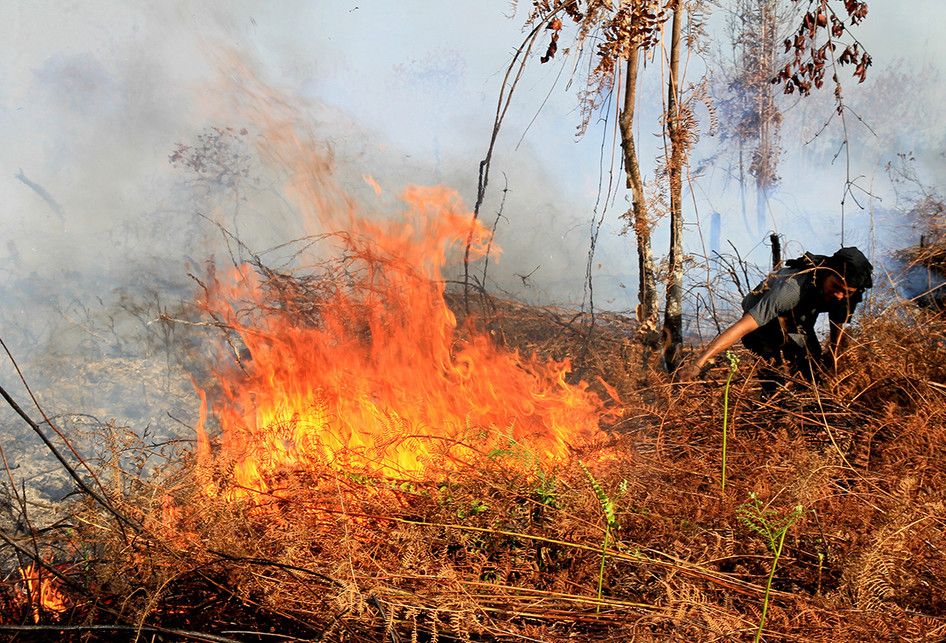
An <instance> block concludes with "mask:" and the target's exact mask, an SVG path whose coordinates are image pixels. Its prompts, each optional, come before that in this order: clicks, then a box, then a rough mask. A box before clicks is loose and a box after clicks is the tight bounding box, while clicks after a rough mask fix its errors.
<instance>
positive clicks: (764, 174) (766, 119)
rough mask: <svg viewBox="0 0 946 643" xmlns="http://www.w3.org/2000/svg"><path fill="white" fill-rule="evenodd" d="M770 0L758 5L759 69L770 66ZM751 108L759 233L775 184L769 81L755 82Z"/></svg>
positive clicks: (774, 115)
mask: <svg viewBox="0 0 946 643" xmlns="http://www.w3.org/2000/svg"><path fill="white" fill-rule="evenodd" d="M775 9H776V8H775V6H774V3H773V2H771V0H763V1H762V2H760V3H759V5H758V11H759V14H758V25H759V27H760V33H759V35H758V39H759V41H758V44H757V45H756V46H757V47H758V52H759V53H758V58H757V63H756V64H757V66H758V67H759V69H760V70H761V71H762V73H767V72H769V71H770V70H772V69H774V66H775V65H774V54H775V33H776V30H777V22H776V12H775ZM755 94H756V96H755V102H756V104H755V109H756V113H757V114H758V115H759V119H758V120H759V146H758V148H757V150H756V154H757V158H758V165H757V167H756V175H755V178H756V181H755V184H756V185H755V188H756V229H757V232H758V234H759V236H760V237H761V236H762V235H764V234H765V233H766V232H767V231H768V209H769V194H771V192H772V188H773V186H774V185H775V181H776V176H775V161H776V160H775V151H776V150H775V148H776V146H777V145H778V141H777V136H778V134H777V124H776V122H775V120H776V119H777V118H778V116H779V115H778V112H777V111H776V109H775V96H774V93H773V89H772V85H771V83H757V84H756V88H755Z"/></svg>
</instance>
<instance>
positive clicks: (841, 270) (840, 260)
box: [825, 246, 874, 290]
mask: <svg viewBox="0 0 946 643" xmlns="http://www.w3.org/2000/svg"><path fill="white" fill-rule="evenodd" d="M825 265H826V267H828V268H830V269H831V270H833V271H834V272H836V273H837V274H838V276H840V277H841V278H842V279H844V283H846V284H847V285H848V286H849V287H851V288H857V289H858V290H865V289H867V288H872V287H873V286H874V280H873V272H874V267H873V266H872V265H871V263H870V261H868V260H867V257H865V256H864V253H863V252H861V251H860V250H858V249H857V248H855V247H854V246H850V247H848V248H841V249H840V250H838V251H837V252H835V253H834V254H833V255H831V257H829V258H828V260H827V261H826V262H825Z"/></svg>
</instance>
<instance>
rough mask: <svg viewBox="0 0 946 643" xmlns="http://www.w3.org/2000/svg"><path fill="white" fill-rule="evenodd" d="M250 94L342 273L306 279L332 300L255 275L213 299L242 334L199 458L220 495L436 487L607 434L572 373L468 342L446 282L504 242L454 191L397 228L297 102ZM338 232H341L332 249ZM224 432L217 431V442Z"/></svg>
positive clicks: (267, 140) (209, 405) (248, 85)
mask: <svg viewBox="0 0 946 643" xmlns="http://www.w3.org/2000/svg"><path fill="white" fill-rule="evenodd" d="M242 73H243V74H245V75H246V77H247V78H250V77H251V76H252V74H251V73H250V72H248V71H247V70H245V69H244V70H243V72H242ZM241 92H242V93H241V95H242V96H244V97H247V96H248V97H249V98H246V100H247V101H248V103H249V107H248V109H249V117H250V118H251V119H252V122H254V123H256V124H258V126H259V127H260V129H261V133H260V136H259V137H258V139H257V140H258V141H259V146H260V153H261V158H263V159H264V161H266V162H267V163H268V164H271V165H272V166H273V167H274V171H276V172H278V173H281V174H282V175H283V176H284V177H285V193H286V196H287V197H288V198H289V200H290V201H292V202H293V204H294V205H295V207H296V208H297V209H298V211H299V213H300V215H301V216H302V220H303V222H304V224H305V225H306V227H307V230H308V231H309V232H311V233H312V234H313V235H321V238H322V244H323V245H322V246H320V248H321V250H320V251H322V250H324V247H325V245H326V244H332V243H334V244H336V248H335V250H336V252H335V253H334V255H333V256H336V257H338V260H337V261H335V262H334V263H332V264H331V265H330V267H329V268H328V269H327V270H325V271H323V272H322V273H318V274H314V273H313V272H312V271H309V272H308V274H309V275H310V277H312V278H313V279H316V280H317V287H312V289H311V291H310V292H306V293H299V292H296V291H293V290H292V287H291V285H290V286H287V284H286V280H282V281H280V279H278V278H274V279H261V278H260V277H259V275H258V272H259V271H256V270H254V269H251V268H250V267H249V266H243V267H241V268H239V269H236V270H233V271H232V272H231V274H229V275H225V276H220V277H219V278H218V277H214V278H213V279H211V280H210V281H209V282H208V283H207V284H206V286H207V287H206V289H203V290H202V295H201V296H202V299H201V302H200V303H201V305H202V307H203V308H204V309H205V310H206V311H208V312H209V313H210V314H211V315H213V317H214V319H215V320H217V321H218V322H223V323H224V324H225V325H227V326H228V327H229V328H231V329H233V330H234V331H235V333H236V335H238V340H237V339H236V338H234V339H233V340H232V341H230V342H229V343H228V345H226V346H224V347H223V351H222V352H221V359H218V361H217V363H218V367H217V368H216V369H215V372H214V376H215V377H214V380H215V383H214V385H213V386H211V387H208V388H207V389H206V391H204V390H200V388H199V387H198V392H199V394H200V395H201V398H202V402H201V418H200V421H199V426H198V448H197V455H198V460H199V461H200V462H202V463H203V464H204V465H209V466H211V467H212V468H213V469H214V470H216V471H217V472H218V473H219V472H221V471H223V472H225V473H224V474H223V475H222V476H220V475H218V476H217V477H218V480H217V481H215V482H212V483H209V484H208V491H210V492H212V493H216V492H219V491H221V489H220V487H221V482H223V483H224V484H223V486H225V487H227V489H224V492H225V493H227V494H229V495H242V494H248V493H250V494H251V493H253V492H262V493H279V488H280V485H281V484H283V481H282V479H284V478H285V476H286V475H289V474H296V473H299V472H303V473H311V474H313V475H315V474H317V472H319V471H322V470H324V467H326V466H329V467H335V468H337V469H342V470H346V471H354V472H358V473H365V474H369V475H377V476H385V477H393V478H398V479H413V480H417V479H425V478H430V477H432V476H436V475H438V474H439V473H441V472H444V471H448V470H456V469H457V468H459V467H462V466H464V465H466V464H468V463H471V462H472V461H474V460H475V459H476V458H479V457H482V456H483V455H485V454H488V453H489V452H491V451H493V450H495V449H509V448H510V447H511V446H512V445H515V448H516V449H517V450H519V451H520V452H522V451H526V450H527V451H528V452H529V453H530V454H532V455H534V456H535V458H536V459H538V460H541V461H544V462H555V461H560V460H562V459H563V458H565V457H566V456H567V455H568V454H569V452H570V449H571V447H572V446H575V445H579V444H582V443H585V442H586V441H590V440H592V439H594V438H595V437H596V436H598V435H600V433H599V428H598V423H599V420H600V418H601V417H602V415H607V414H609V413H611V412H610V411H608V410H606V409H605V407H604V405H603V404H602V402H601V400H600V399H599V398H598V397H597V395H595V394H594V393H593V392H592V391H590V390H589V389H588V386H587V385H586V384H585V383H580V384H577V385H573V384H570V383H568V382H567V381H566V375H567V373H568V372H569V368H570V367H569V364H568V362H567V361H565V362H545V361H542V360H540V359H537V358H535V357H526V356H522V355H519V354H518V353H516V352H513V351H509V350H506V349H503V348H500V347H497V346H496V345H495V344H494V343H493V342H492V341H491V339H490V338H489V337H488V336H487V335H484V334H477V333H474V332H470V331H467V332H465V333H458V332H457V331H458V329H457V320H456V317H455V316H454V314H453V312H451V310H450V309H449V307H448V306H447V304H446V302H445V299H444V276H443V269H444V266H446V265H447V263H448V261H449V260H456V258H457V257H458V256H462V255H460V253H461V252H463V251H464V248H465V245H466V244H467V243H468V242H469V243H470V244H471V251H472V255H473V258H476V257H478V256H482V254H483V252H484V251H485V248H486V245H487V243H488V241H489V231H488V230H487V229H486V228H485V227H483V226H481V225H479V224H473V223H471V221H472V216H471V214H470V212H469V211H468V210H466V209H465V208H464V207H463V205H462V203H461V200H460V198H459V197H458V196H457V194H456V193H455V192H454V191H452V190H450V189H447V188H443V187H433V188H418V187H412V188H408V189H407V190H405V192H404V193H403V195H402V200H403V202H404V203H405V207H404V209H403V212H401V213H399V214H398V216H395V217H391V218H388V219H381V218H379V217H377V216H375V217H367V216H364V215H363V214H361V213H360V212H359V211H358V208H357V207H356V205H355V203H354V201H353V199H351V198H350V197H349V196H348V195H347V193H345V192H344V191H343V190H341V189H340V188H339V186H338V185H337V184H336V182H335V181H334V179H333V177H332V166H331V160H330V155H328V156H326V155H325V154H323V153H322V152H321V150H323V149H324V148H323V147H321V146H319V145H318V144H316V143H315V142H314V141H313V140H312V139H311V138H309V137H308V136H306V135H305V134H304V132H303V129H304V128H301V127H300V125H299V123H300V122H302V119H301V118H300V117H299V114H298V113H296V112H295V110H294V109H293V108H292V107H291V106H290V105H289V101H286V100H283V99H281V98H280V97H279V96H278V94H274V93H273V92H272V90H270V89H269V88H266V87H264V86H263V85H261V84H258V83H256V82H255V81H253V80H252V79H250V80H247V81H246V82H245V83H244V85H241ZM363 178H364V180H365V181H366V182H367V183H368V184H369V185H370V186H371V187H372V188H373V189H374V190H375V191H376V192H378V191H380V185H379V184H378V183H377V181H375V180H374V179H373V178H371V177H370V176H368V175H364V176H363ZM327 230H328V231H333V230H334V231H339V230H340V231H341V232H336V233H335V234H332V235H331V236H329V237H328V238H327V239H326V238H325V234H324V233H325V231H327ZM492 252H497V249H496V247H495V245H494V246H493V249H492ZM324 257H325V255H324V253H323V254H321V255H319V259H321V260H324ZM307 258H308V259H311V260H312V261H315V260H316V259H315V258H314V257H311V256H310V257H307ZM305 259H306V258H303V259H302V261H305ZM302 261H300V263H301V262H302ZM270 277H272V275H270ZM308 283H314V282H312V281H310V282H308ZM461 336H462V338H463V339H462V340H461ZM241 343H242V346H240V344H241ZM244 347H245V350H244ZM240 352H242V353H243V354H244V355H245V358H243V359H238V360H235V359H234V354H235V353H240ZM235 362H238V363H235ZM210 416H213V417H215V418H216V419H217V420H218V421H219V426H220V434H219V438H216V442H215V443H214V444H212V443H211V441H210V440H209V438H208V434H207V432H206V430H205V428H204V424H205V420H206V419H207V418H208V417H210ZM220 477H223V478H225V480H223V481H221V480H219V478H220Z"/></svg>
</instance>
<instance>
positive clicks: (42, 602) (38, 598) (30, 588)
mask: <svg viewBox="0 0 946 643" xmlns="http://www.w3.org/2000/svg"><path fill="white" fill-rule="evenodd" d="M19 571H20V577H21V578H22V579H23V581H24V582H25V583H26V588H27V595H28V596H29V598H30V600H31V601H32V604H31V606H30V607H31V608H32V612H33V621H34V622H36V623H39V621H40V614H41V611H45V612H48V613H50V614H61V613H62V612H65V611H66V609H67V603H66V597H65V595H64V594H63V593H62V592H61V591H60V589H59V588H60V583H59V580H58V579H56V578H55V577H54V576H53V575H52V574H50V573H49V571H48V570H40V568H39V567H38V566H37V565H36V564H35V563H30V564H29V565H27V566H26V567H20V569H19ZM41 608H42V609H41Z"/></svg>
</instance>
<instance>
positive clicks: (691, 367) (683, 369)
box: [676, 360, 710, 382]
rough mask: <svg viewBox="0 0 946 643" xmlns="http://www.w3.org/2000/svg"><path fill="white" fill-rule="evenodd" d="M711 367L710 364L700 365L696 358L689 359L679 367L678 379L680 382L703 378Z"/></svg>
mask: <svg viewBox="0 0 946 643" xmlns="http://www.w3.org/2000/svg"><path fill="white" fill-rule="evenodd" d="M709 369H710V365H709V364H704V365H702V366H700V365H699V364H698V363H697V361H696V360H693V361H690V360H687V361H686V362H684V363H683V364H682V365H681V366H680V368H678V369H677V372H676V379H677V381H679V382H695V381H697V380H700V379H703V376H704V375H705V374H706V371H708V370H709Z"/></svg>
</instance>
